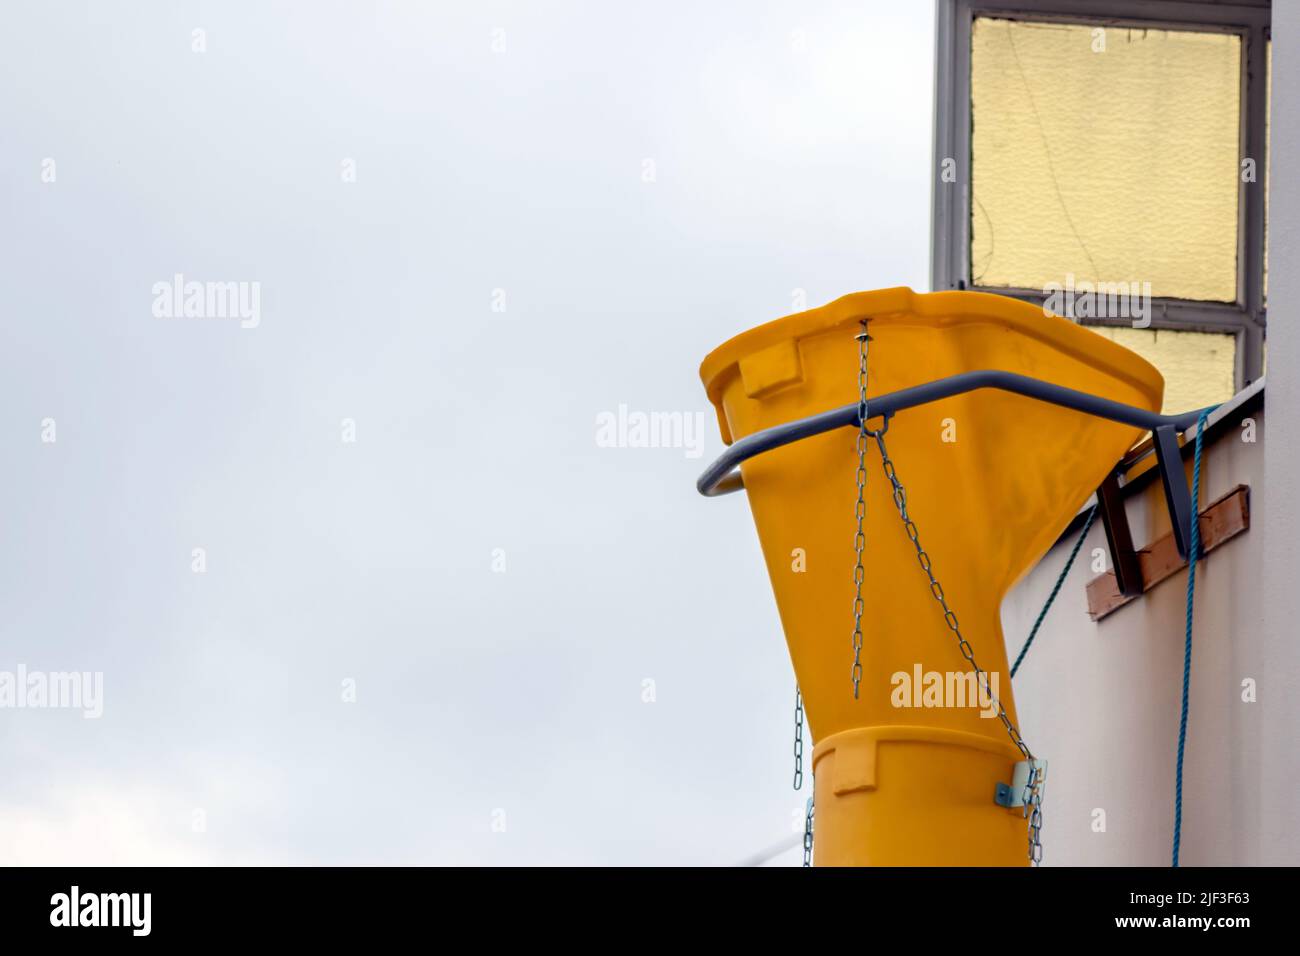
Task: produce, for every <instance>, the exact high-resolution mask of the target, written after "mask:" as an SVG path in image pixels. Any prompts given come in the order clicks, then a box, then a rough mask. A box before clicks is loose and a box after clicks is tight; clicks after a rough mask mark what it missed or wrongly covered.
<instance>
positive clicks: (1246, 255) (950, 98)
mask: <svg viewBox="0 0 1300 956" xmlns="http://www.w3.org/2000/svg"><path fill="white" fill-rule="evenodd" d="M935 16H936V30H935V82H934V170H933V175H934V178H933V180H932V185H931V224H930V285H931V288H932V289H936V290H943V289H977V290H978V291H982V292H994V293H998V294H1000V295H1008V296H1012V297H1014V298H1017V299H1023V300H1024V301H1026V302H1032V303H1034V304H1036V305H1042V304H1043V302H1044V301H1045V299H1046V295H1045V294H1044V293H1043V292H1042V291H1040V290H1036V289H1016V288H1004V287H998V286H975V285H973V284H972V283H971V279H970V242H971V208H970V207H971V189H972V187H971V168H972V157H971V82H970V81H971V76H970V71H971V27H972V24H973V22H974V20H975V18H976V17H997V18H999V19H1004V20H1034V21H1038V22H1043V21H1055V22H1060V23H1072V24H1080V25H1083V26H1105V27H1138V28H1141V27H1147V28H1151V29H1164V30H1177V29H1183V30H1195V31H1198V32H1224V33H1235V34H1237V35H1238V36H1240V37H1241V39H1242V57H1241V96H1240V101H1239V102H1240V103H1241V125H1240V129H1239V136H1240V145H1239V149H1240V153H1239V155H1240V156H1241V157H1243V158H1245V157H1250V158H1253V159H1254V160H1255V182H1254V183H1246V182H1242V181H1241V177H1240V175H1238V183H1237V300H1236V301H1235V302H1227V303H1224V302H1208V301H1201V300H1192V299H1173V298H1157V297H1153V298H1152V300H1151V306H1152V308H1151V313H1152V314H1151V325H1150V326H1149V328H1152V329H1178V330H1183V331H1192V332H1220V333H1231V334H1233V335H1234V336H1236V362H1235V368H1234V371H1233V377H1234V383H1235V387H1236V390H1237V391H1240V390H1241V389H1243V388H1245V387H1246V386H1247V385H1249V384H1250V383H1251V382H1253V381H1255V380H1256V379H1258V378H1260V377H1261V376H1262V375H1263V361H1264V337H1265V326H1266V319H1267V315H1266V309H1265V302H1264V268H1265V242H1266V235H1265V221H1264V216H1265V195H1266V192H1267V188H1268V169H1267V164H1268V153H1267V149H1266V147H1267V143H1266V139H1265V137H1266V134H1267V130H1268V123H1267V121H1268V116H1267V112H1268V81H1267V70H1268V64H1267V60H1266V57H1267V55H1268V50H1267V46H1268V41H1269V38H1270V37H1269V30H1270V22H1271V6H1270V0H1230V2H1222V3H1220V2H1197V0H1002V2H997V0H993V2H987V0H936V2H935ZM946 159H957V160H958V165H957V172H958V175H957V181H956V182H951V183H945V182H943V181H942V178H941V176H940V172H941V170H942V169H943V168H944V160H946ZM1251 187H1258V188H1251ZM1080 321H1082V322H1083V324H1086V325H1108V326H1122V327H1132V322H1131V321H1130V320H1128V319H1123V318H1101V319H1086V320H1080Z"/></svg>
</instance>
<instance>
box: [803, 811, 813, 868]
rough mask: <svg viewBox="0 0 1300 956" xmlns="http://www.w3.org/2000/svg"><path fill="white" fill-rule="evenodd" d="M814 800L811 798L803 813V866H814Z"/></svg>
mask: <svg viewBox="0 0 1300 956" xmlns="http://www.w3.org/2000/svg"><path fill="white" fill-rule="evenodd" d="M813 812H814V805H813V798H812V797H809V798H808V802H807V803H806V804H804V811H803V865H804V866H812V851H813Z"/></svg>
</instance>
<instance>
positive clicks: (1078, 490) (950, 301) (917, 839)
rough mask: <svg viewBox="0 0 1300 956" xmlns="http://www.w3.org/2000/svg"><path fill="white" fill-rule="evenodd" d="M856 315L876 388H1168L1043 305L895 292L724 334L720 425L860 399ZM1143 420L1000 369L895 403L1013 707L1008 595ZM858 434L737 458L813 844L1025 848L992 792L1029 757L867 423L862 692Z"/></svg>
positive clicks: (1013, 818) (910, 454)
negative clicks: (1005, 617)
mask: <svg viewBox="0 0 1300 956" xmlns="http://www.w3.org/2000/svg"><path fill="white" fill-rule="evenodd" d="M863 319H867V320H869V326H868V329H869V332H870V335H871V339H872V340H871V342H870V352H869V360H868V377H869V383H870V384H869V389H868V394H869V396H870V397H875V396H879V395H884V394H886V393H894V392H897V391H898V390H901V389H907V388H910V387H913V386H919V385H923V384H925V383H930V382H934V381H936V380H940V379H944V378H947V377H949V376H953V375H958V374H960V373H966V372H976V371H983V370H1000V371H1003V372H1011V373H1017V374H1019V375H1024V376H1029V377H1032V378H1035V379H1039V380H1044V381H1047V382H1051V383H1055V384H1057V385H1061V386H1065V387H1067V388H1070V389H1075V390H1078V391H1079V392H1083V393H1089V394H1090V395H1094V396H1102V397H1104V398H1106V399H1111V400H1113V401H1115V402H1119V403H1123V404H1125V405H1129V406H1135V407H1136V408H1138V409H1142V410H1149V411H1151V412H1154V411H1156V410H1158V409H1159V408H1160V405H1161V398H1162V393H1163V390H1164V383H1163V380H1162V379H1161V377H1160V374H1159V373H1158V372H1157V371H1156V370H1155V369H1154V368H1153V367H1152V366H1151V365H1149V364H1148V363H1147V362H1145V361H1144V360H1142V359H1141V358H1139V357H1138V356H1137V355H1135V354H1133V353H1132V352H1129V351H1128V350H1126V349H1124V348H1122V347H1120V346H1119V345H1116V344H1115V343H1113V342H1111V341H1110V340H1108V339H1105V338H1103V337H1102V336H1100V335H1096V334H1094V333H1093V332H1090V331H1089V330H1087V329H1085V328H1082V327H1080V326H1077V325H1074V324H1073V323H1071V322H1068V321H1066V320H1064V319H1060V318H1056V317H1054V316H1048V315H1044V313H1043V311H1042V310H1041V309H1039V308H1037V307H1035V306H1032V305H1029V304H1027V303H1024V302H1020V301H1018V300H1015V299H1009V298H1004V297H1001V296H995V295H988V294H983V293H974V292H938V293H931V294H925V295H918V294H915V293H913V292H912V291H911V290H910V289H906V288H897V289H884V290H881V291H878V292H864V293H857V294H854V295H849V296H845V297H844V298H842V299H838V300H836V301H835V302H832V303H830V304H829V305H826V306H823V307H822V308H819V309H813V310H811V311H809V312H802V313H799V314H797V315H792V316H788V317H786V318H784V319H779V320H777V321H775V322H770V323H768V324H767V325H763V326H760V327H759V328H756V329H753V330H751V331H749V332H745V333H744V334H742V335H739V336H737V337H736V338H734V339H732V340H730V341H729V342H727V343H725V344H724V345H722V346H720V347H719V348H717V349H715V350H714V351H713V352H711V353H710V354H709V355H708V356H707V357H706V358H705V359H704V362H703V364H702V365H701V367H700V375H701V378H702V379H703V380H704V385H705V388H706V389H707V391H708V395H709V399H710V400H711V401H712V402H713V404H714V405H715V406H716V408H717V412H718V422H719V425H720V427H721V429H722V437H723V439H724V441H726V442H727V443H728V444H731V443H732V442H733V441H735V440H739V439H742V438H744V437H745V436H749V435H753V434H755V433H756V432H760V431H762V430H764V429H768V428H772V427H774V426H778V425H783V424H786V423H790V422H794V421H797V420H799V419H804V418H807V417H808V416H811V415H815V414H817V413H822V412H826V411H827V410H829V409H834V408H837V407H841V406H846V405H851V404H854V403H856V402H857V401H858V372H859V368H858V366H859V343H858V341H857V340H856V338H855V336H856V335H857V333H859V332H860V331H861V321H862V320H863ZM880 424H881V422H880V420H879V419H875V420H872V421H871V422H870V423H869V426H870V427H873V428H874V427H878V426H879V425H880ZM1143 431H1144V429H1143V428H1141V427H1139V426H1137V425H1135V424H1122V423H1118V422H1115V421H1110V420H1106V419H1104V418H1100V417H1094V416H1092V415H1086V414H1081V413H1080V412H1078V411H1075V410H1071V409H1067V408H1062V407H1059V406H1057V405H1053V404H1049V403H1047V402H1044V401H1038V400H1035V399H1034V398H1030V397H1026V396H1024V395H1020V394H1013V393H1009V392H1007V391H1000V390H995V389H992V388H980V389H977V390H973V391H967V392H964V393H961V394H955V395H952V396H950V397H944V398H941V399H939V400H936V401H931V402H928V403H927V404H924V405H919V406H916V407H911V408H907V409H905V410H902V411H899V412H898V413H897V414H896V415H895V416H894V417H893V419H892V420H891V422H890V425H889V428H888V432H887V434H886V438H887V441H888V448H889V453H890V457H891V458H892V460H893V462H894V464H895V466H896V468H897V473H898V477H899V478H900V479H901V481H902V483H903V484H904V485H905V486H906V488H907V506H908V510H909V512H910V515H911V518H912V519H913V521H914V522H915V525H916V528H917V530H918V532H919V538H920V540H921V542H922V544H923V545H924V547H925V550H926V552H927V553H928V554H929V557H930V559H931V561H932V566H933V571H934V573H935V576H936V577H937V578H938V579H939V581H940V582H942V586H943V588H944V591H945V594H946V599H947V601H948V604H949V605H950V606H951V608H952V610H953V611H954V612H955V613H956V614H957V616H958V617H959V619H960V622H961V631H962V633H963V635H964V636H965V638H966V639H967V640H968V641H969V642H970V644H971V647H972V649H973V656H974V659H975V660H976V661H977V662H978V663H979V665H980V667H982V668H984V669H985V670H986V671H988V672H989V675H990V684H991V685H992V689H993V691H994V692H995V694H996V695H997V697H998V698H999V699H1000V700H1001V702H1002V704H1003V706H1004V707H1005V708H1006V712H1007V715H1008V716H1009V718H1010V719H1011V721H1012V722H1013V723H1015V724H1016V725H1017V726H1019V724H1018V718H1017V716H1016V712H1015V704H1014V701H1013V699H1012V694H1011V682H1010V679H1009V677H1008V674H1007V654H1006V649H1005V645H1004V643H1003V636H1002V628H1001V622H1000V618H999V609H1000V606H1001V603H1002V600H1003V598H1004V596H1005V595H1006V593H1007V591H1008V590H1009V589H1010V588H1011V586H1012V585H1013V584H1014V583H1015V582H1016V581H1017V580H1018V579H1019V578H1020V576H1021V575H1023V574H1024V573H1025V572H1026V571H1027V570H1028V569H1029V568H1030V567H1031V566H1032V565H1033V564H1034V563H1035V562H1036V561H1037V560H1038V559H1039V558H1041V557H1042V555H1043V554H1044V553H1045V552H1046V551H1047V549H1048V548H1049V547H1050V546H1051V545H1052V543H1053V542H1054V541H1055V540H1056V538H1057V537H1058V536H1059V535H1060V534H1061V532H1062V531H1063V530H1064V528H1065V526H1066V525H1067V524H1068V523H1069V521H1070V519H1071V518H1072V517H1073V516H1074V514H1075V513H1076V512H1077V511H1078V509H1079V508H1080V506H1081V505H1082V504H1083V503H1084V502H1085V500H1086V499H1087V498H1088V497H1089V495H1091V494H1092V493H1093V491H1095V490H1096V488H1097V486H1098V485H1099V484H1100V483H1101V482H1102V480H1103V479H1104V478H1105V477H1106V475H1107V473H1108V472H1109V471H1110V469H1111V468H1112V467H1113V466H1114V465H1115V463H1116V461H1117V460H1118V459H1119V458H1120V457H1121V456H1122V455H1123V454H1124V452H1125V451H1126V450H1127V449H1128V448H1129V447H1130V446H1131V445H1132V444H1133V442H1134V441H1135V440H1136V439H1137V438H1138V437H1139V436H1140V435H1141V434H1142V432H1143ZM857 439H858V434H857V428H856V427H853V428H835V429H833V430H830V431H825V432H824V433H821V434H815V435H812V436H811V437H806V438H803V439H801V440H799V441H795V442H792V443H790V444H787V445H784V446H782V447H778V448H775V449H773V450H770V451H767V452H765V453H763V454H760V455H757V456H755V457H752V458H750V459H748V460H746V461H745V462H744V463H743V464H742V466H741V471H742V473H743V477H744V487H745V490H746V493H747V496H748V498H749V502H750V507H751V508H752V510H753V515H754V522H755V525H756V526H757V529H758V536H759V540H760V542H761V544H762V548H763V554H764V557H765V559H766V562H767V567H768V573H769V575H770V576H771V581H772V588H773V591H774V592H775V594H776V600H777V606H778V608H779V611H780V615H781V622H782V625H783V626H784V629H785V635H786V640H787V642H788V644H789V649H790V657H791V659H792V661H793V663H794V669H795V674H796V676H797V678H798V681H799V685H800V687H801V688H802V691H803V696H804V706H805V709H806V712H807V715H808V722H809V727H810V731H811V733H812V736H813V740H814V741H815V744H816V747H815V750H814V752H813V772H814V775H815V780H816V791H815V798H816V851H815V852H816V862H817V864H818V865H827V864H829V865H866V866H880V865H941V866H943V865H1007V866H1015V865H1024V864H1025V863H1026V862H1027V854H1026V821H1025V819H1024V816H1023V811H1022V810H1020V809H1009V808H1006V807H1002V806H998V805H997V804H996V803H994V799H993V795H994V792H995V790H996V788H997V785H998V784H999V783H1009V782H1010V781H1011V780H1012V772H1013V767H1014V765H1015V763H1016V762H1017V761H1019V760H1021V759H1022V755H1021V753H1020V752H1019V751H1018V750H1017V749H1016V747H1015V746H1013V745H1012V743H1011V741H1010V739H1009V737H1008V734H1007V732H1006V730H1005V728H1004V727H1003V725H1002V723H1001V722H1000V721H999V720H998V719H997V718H996V715H995V714H992V713H990V710H991V709H992V708H991V707H990V706H988V702H987V699H986V698H981V697H980V695H979V694H978V693H977V691H976V690H975V685H974V683H973V673H972V672H971V668H970V665H969V664H968V663H967V662H966V661H965V660H964V659H963V656H962V654H961V653H960V652H959V649H958V645H957V640H956V638H955V636H954V634H953V632H952V631H951V630H950V629H949V626H948V624H947V623H945V620H944V615H943V611H942V609H941V607H940V606H939V604H938V602H937V601H936V600H935V598H934V596H933V595H932V593H931V589H930V585H929V581H928V579H927V577H926V575H925V574H924V572H923V571H922V569H921V568H920V567H918V558H917V553H916V548H915V547H914V545H913V544H912V542H911V541H910V540H909V538H908V535H907V534H906V533H905V531H904V528H903V526H902V523H901V521H900V519H899V515H898V511H897V510H896V508H895V505H894V500H893V497H892V488H891V486H890V484H889V482H888V481H887V480H886V477H885V474H884V472H883V471H882V469H881V461H880V456H879V453H878V452H877V450H876V448H875V445H874V442H872V443H870V447H869V448H868V454H867V483H866V491H865V501H866V519H865V522H864V529H865V534H866V548H865V553H864V556H863V561H864V571H865V577H864V583H863V597H864V601H865V613H864V615H863V632H864V640H863V647H862V652H861V664H862V674H861V684H860V695H859V697H858V698H857V699H856V700H855V699H854V696H853V685H852V680H851V673H852V666H853V645H852V632H853V603H854V595H855V587H854V566H855V561H856V553H855V547H854V538H855V532H856V519H855V506H856V502H857V494H858V492H857V483H856V474H857V458H858V456H857V450H856V445H857ZM1026 737H1027V739H1029V742H1030V743H1031V744H1032V735H1031V734H1029V733H1026ZM1035 756H1036V757H1042V756H1044V755H1042V754H1035Z"/></svg>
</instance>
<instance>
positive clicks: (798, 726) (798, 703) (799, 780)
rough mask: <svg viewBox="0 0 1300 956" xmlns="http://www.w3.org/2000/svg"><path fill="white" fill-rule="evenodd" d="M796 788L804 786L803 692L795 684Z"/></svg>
mask: <svg viewBox="0 0 1300 956" xmlns="http://www.w3.org/2000/svg"><path fill="white" fill-rule="evenodd" d="M794 788H795V789H796V790H800V789H802V788H803V693H802V692H801V691H800V690H799V685H798V684H795V685H794Z"/></svg>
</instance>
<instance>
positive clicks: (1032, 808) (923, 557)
mask: <svg viewBox="0 0 1300 956" xmlns="http://www.w3.org/2000/svg"><path fill="white" fill-rule="evenodd" d="M888 430H889V420H888V419H886V420H885V424H884V425H883V426H882V427H881V428H880V429H879V430H877V431H874V432H871V433H870V434H871V435H872V436H873V437H874V438H875V439H876V445H877V447H879V449H880V461H881V465H882V466H883V467H884V470H885V477H886V478H888V479H889V483H890V485H891V486H892V487H893V490H894V507H896V508H897V509H898V515H899V517H900V518H902V520H903V529H904V530H905V531H906V532H907V537H908V539H909V540H910V541H911V542H912V546H913V547H915V548H916V560H917V563H918V564H920V566H921V570H922V571H924V572H925V576H926V578H928V579H929V582H930V594H931V595H933V596H934V599H935V600H936V601H938V602H939V606H940V607H941V608H943V619H944V622H945V623H946V624H947V625H948V629H949V630H950V631H952V632H953V634H954V635H955V636H956V638H957V649H958V650H959V651H961V656H962V657H963V658H965V659H966V663H968V664H969V665H970V666H971V668H972V669H973V670H974V671H975V674H976V676H977V677H978V679H979V682H980V685H981V687H982V688H983V689H984V692H985V694H987V695H988V699H989V700H991V701H992V702H993V703H995V704H997V708H998V720H1000V721H1001V722H1002V726H1003V727H1004V728H1005V729H1006V732H1007V736H1008V737H1010V738H1011V742H1012V743H1013V744H1015V746H1016V749H1017V750H1019V751H1020V753H1021V754H1022V755H1023V756H1024V758H1025V759H1026V760H1027V761H1029V781H1028V783H1027V784H1026V786H1025V789H1024V792H1023V794H1022V801H1023V803H1024V807H1025V810H1024V815H1025V816H1026V817H1028V819H1029V859H1030V861H1031V862H1033V863H1035V864H1036V863H1038V862H1039V861H1041V860H1042V858H1043V844H1042V840H1041V837H1042V828H1043V811H1042V802H1043V782H1044V778H1045V776H1046V773H1045V772H1043V771H1041V770H1040V769H1039V768H1038V767H1037V765H1036V764H1035V762H1034V755H1033V754H1032V753H1031V752H1030V750H1029V746H1028V745H1027V744H1026V743H1025V740H1024V738H1023V737H1022V736H1021V735H1020V731H1019V730H1018V729H1016V725H1015V724H1013V723H1012V722H1011V718H1010V717H1009V716H1007V711H1006V708H1005V707H1003V706H1002V702H1001V701H1000V700H998V699H997V697H995V696H994V694H993V688H992V687H991V686H990V685H989V678H988V673H987V672H986V671H985V670H984V669H983V668H982V667H980V666H979V664H978V663H977V662H976V661H975V650H974V648H972V647H971V645H970V642H969V641H967V640H966V638H965V637H964V636H963V635H962V633H961V624H960V622H959V621H958V620H957V615H956V614H955V613H954V612H953V610H952V608H950V607H949V606H948V599H947V597H946V596H945V595H944V591H943V585H941V584H940V583H939V580H938V579H937V578H936V577H935V576H934V569H933V564H932V562H931V561H930V556H929V555H928V554H926V552H925V549H924V548H923V547H921V541H920V537H919V535H918V533H917V530H916V524H915V522H913V521H912V519H911V517H910V516H909V515H908V513H907V490H906V489H905V488H904V487H903V483H902V482H901V481H900V480H899V478H898V472H897V470H896V469H895V468H894V462H893V461H892V460H891V459H890V457H889V449H888V448H886V447H885V432H886V431H888ZM866 433H867V432H866V427H865V425H864V426H862V427H861V428H860V429H859V441H861V436H862V435H863V434H866ZM860 486H861V485H860V479H859V487H860ZM859 520H860V519H859ZM861 566H862V555H861V553H860V552H859V554H858V567H859V568H860V567H861ZM855 627H856V625H855ZM856 634H857V631H856V630H855V636H856ZM856 689H857V688H856V682H855V686H854V690H855V691H856ZM855 696H856V693H855Z"/></svg>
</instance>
